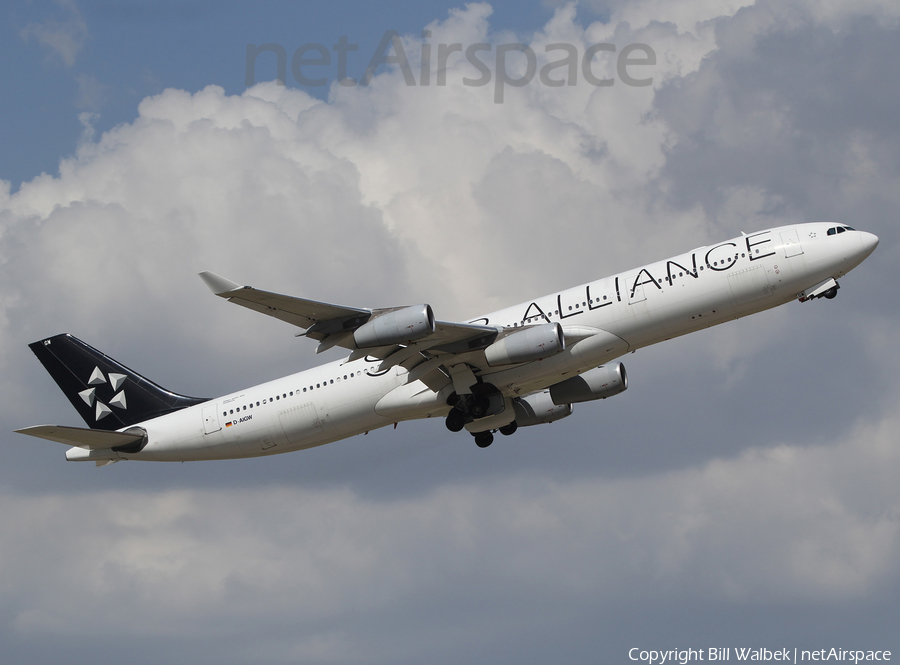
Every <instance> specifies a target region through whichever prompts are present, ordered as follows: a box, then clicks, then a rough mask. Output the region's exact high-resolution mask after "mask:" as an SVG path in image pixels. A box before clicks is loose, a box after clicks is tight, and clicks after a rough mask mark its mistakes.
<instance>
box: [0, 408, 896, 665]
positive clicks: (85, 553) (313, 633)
mask: <svg viewBox="0 0 900 665" xmlns="http://www.w3.org/2000/svg"><path fill="white" fill-rule="evenodd" d="M898 426H900V423H898V422H897V417H896V416H891V417H889V418H888V419H886V420H885V421H884V422H883V423H881V424H880V425H877V426H870V425H860V426H859V427H857V428H856V429H854V431H853V432H851V434H850V436H849V437H848V438H847V439H846V440H837V441H832V442H829V445H827V446H822V447H817V448H808V449H799V448H792V447H790V446H782V447H779V448H777V449H774V450H768V451H766V450H748V451H746V452H745V453H744V454H742V455H741V456H740V457H739V458H736V459H733V460H715V461H711V462H709V463H707V464H704V465H702V466H700V467H697V468H692V469H687V470H682V471H670V472H664V473H659V474H651V475H649V476H646V477H643V478H639V479H632V480H615V479H607V480H603V479H596V478H595V479H589V480H581V481H574V482H566V483H558V482H553V481H548V480H546V479H541V478H537V477H533V476H529V477H522V476H519V477H510V478H507V479H506V480H504V481H503V482H500V483H497V484H472V483H466V484H451V485H444V486H440V487H437V488H435V489H433V490H432V491H430V492H428V493H427V494H426V495H424V496H417V497H415V498H412V499H394V500H371V499H366V498H363V497H360V496H359V495H358V494H356V493H354V492H353V491H352V490H349V489H347V488H333V489H320V490H312V489H304V488H298V487H288V486H285V487H274V488H258V489H251V490H210V491H193V490H189V491H167V492H98V493H90V494H80V495H76V496H72V495H58V494H49V495H46V496H43V497H41V498H40V499H37V500H35V499H33V498H28V499H25V498H22V497H16V496H6V497H4V505H5V506H6V507H7V509H6V510H5V511H4V514H3V516H2V517H0V525H2V528H0V533H2V534H3V536H2V543H0V544H2V547H0V552H2V555H0V563H2V565H3V567H4V569H7V570H9V569H15V570H19V571H21V574H20V575H18V576H16V577H15V578H11V577H8V578H5V579H4V580H3V582H2V584H3V586H2V592H3V593H2V595H0V597H2V599H3V600H2V606H3V608H4V614H12V615H13V617H12V620H11V621H12V627H13V629H14V631H15V632H16V634H17V635H19V636H32V637H34V636H46V635H69V636H76V635H79V636H86V637H91V638H100V637H102V636H103V635H105V634H106V633H107V632H108V631H113V632H115V633H121V632H127V633H132V634H137V635H149V636H162V635H166V636H170V637H172V638H179V637H186V636H191V638H192V639H195V640H202V639H205V638H210V639H212V638H214V637H215V636H216V635H218V634H220V633H223V632H225V633H231V634H233V636H237V637H239V638H240V639H241V640H246V641H247V642H246V643H245V645H244V647H243V654H244V655H246V654H247V653H252V652H253V651H254V650H255V649H256V648H258V643H261V642H265V641H266V640H267V639H268V633H269V631H264V633H263V636H258V635H257V630H258V629H257V628H256V626H257V625H258V624H260V623H262V624H272V625H273V626H284V625H285V622H286V620H287V621H289V623H294V624H296V625H299V626H303V628H302V629H301V630H300V631H299V634H297V635H296V636H294V637H291V638H283V639H284V642H285V644H284V645H283V646H282V649H284V652H285V653H284V655H285V657H287V656H288V655H292V656H293V657H294V658H297V659H299V660H320V661H323V662H324V661H341V662H386V661H389V660H390V659H391V658H392V657H396V658H398V659H399V662H416V659H422V658H425V657H427V656H429V655H430V654H433V653H434V652H433V651H432V649H433V647H434V643H432V642H422V641H421V640H419V639H418V638H417V636H416V632H417V631H418V630H419V625H418V622H417V621H416V620H415V619H414V618H413V615H414V614H415V612H416V608H423V609H425V610H427V611H429V612H436V611H439V608H443V609H444V610H445V611H446V612H447V614H448V616H447V621H448V625H444V626H442V627H441V629H440V630H439V631H438V632H439V633H440V632H446V633H453V632H454V631H458V630H461V629H464V627H465V626H464V624H465V620H464V618H463V617H462V616H457V615H456V610H457V609H459V608H463V607H469V608H470V610H469V612H471V613H472V614H474V615H475V616H477V617H481V618H482V619H483V620H486V621H489V620H490V619H488V617H487V616H486V615H485V611H486V610H488V607H489V608H490V611H491V612H501V613H502V614H503V615H504V616H505V617H507V620H508V621H509V622H511V623H512V624H513V625H510V626H507V627H505V628H504V627H503V626H502V622H501V624H500V629H499V634H498V635H496V636H494V638H492V639H489V640H487V646H488V649H489V652H492V651H494V650H499V648H500V646H501V644H500V642H501V641H502V640H503V639H506V637H507V631H509V632H512V633H517V632H521V631H526V630H528V628H527V626H528V624H529V623H530V621H531V620H532V619H531V617H530V616H529V615H528V614H527V613H526V614H524V615H523V614H522V613H520V612H518V611H517V610H516V608H515V607H514V604H515V602H516V601H515V599H516V598H517V597H519V596H523V595H524V596H526V597H540V598H541V602H542V603H544V604H546V605H547V606H551V607H557V608H569V610H571V608H572V607H578V606H579V605H581V604H583V603H587V602H590V601H591V600H592V599H596V598H603V602H604V603H605V604H606V603H608V604H612V605H616V604H619V603H630V602H633V601H634V600H635V598H636V597H638V598H643V599H645V600H651V599H652V602H660V603H668V602H673V601H676V600H682V601H683V600H685V599H688V598H690V599H692V601H694V602H706V603H710V604H712V603H716V602H719V603H721V602H738V603H775V604H780V603H782V602H786V601H790V602H792V603H801V602H816V603H825V604H826V605H838V604H840V603H846V602H850V601H854V600H856V599H859V598H862V597H870V598H871V597H881V596H883V595H884V594H886V593H889V592H888V591H887V590H888V589H891V588H894V587H895V586H896V584H897V581H898V579H897V577H898V574H897V568H896V565H895V562H896V560H897V558H898V556H900V525H898V521H897V514H896V510H897V506H898V505H900V494H898V490H897V487H896V483H895V482H894V478H895V477H896V475H897V473H898V472H900V457H898V451H897V448H896V446H895V445H894V432H895V431H896V430H897V427H898ZM47 533H52V534H54V539H55V543H56V546H55V547H54V548H52V550H50V551H47V549H46V547H45V536H44V534H47ZM36 562H39V564H40V565H39V566H38V565H35V564H36ZM473 577H474V578H475V579H477V580H478V584H477V585H473V584H472V579H473ZM483 597H490V598H493V599H494V601H493V602H492V603H490V604H489V606H488V607H482V608H479V607H478V604H479V599H480V598H483ZM124 605H127V606H128V608H129V610H128V612H127V613H123V612H121V611H120V608H121V607H122V606H124ZM384 613H389V614H390V615H392V616H395V617H396V615H400V616H402V617H404V618H405V620H407V621H409V624H408V626H407V627H406V628H395V629H394V630H395V632H394V634H393V637H394V639H395V640H396V642H399V643H400V644H401V645H402V646H399V648H398V647H397V645H396V644H395V645H394V648H392V649H387V650H385V646H386V645H384V644H382V643H380V642H379V640H378V638H377V635H375V634H372V632H371V630H370V629H371V627H372V626H373V625H377V623H378V617H379V616H382V615H383V614H384ZM197 616H202V617H205V619H204V620H203V621H202V622H200V623H198V622H196V621H195V620H194V619H193V618H194V617H197ZM288 618H289V619H288ZM338 624H339V625H340V626H341V628H340V630H338V631H337V632H335V626H336V625H338ZM438 639H439V640H440V639H441V638H440V637H439V638H438ZM223 655H224V654H221V653H215V652H214V653H213V654H210V655H209V658H210V660H209V661H208V662H213V659H214V658H220V657H222V656H223ZM437 660H438V661H441V662H443V661H442V659H441V658H440V657H438V658H437ZM202 662H207V661H202ZM225 662H233V661H232V660H231V658H228V657H227V656H226V660H225Z"/></svg>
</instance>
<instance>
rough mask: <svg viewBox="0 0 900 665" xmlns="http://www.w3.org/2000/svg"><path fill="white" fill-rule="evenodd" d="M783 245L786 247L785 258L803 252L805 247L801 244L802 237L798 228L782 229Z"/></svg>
mask: <svg viewBox="0 0 900 665" xmlns="http://www.w3.org/2000/svg"><path fill="white" fill-rule="evenodd" d="M781 245H782V246H783V247H784V258H786V259H789V258H791V257H792V256H797V255H798V254H802V253H803V247H802V246H801V245H800V238H799V237H798V236H797V229H791V230H790V231H782V232H781Z"/></svg>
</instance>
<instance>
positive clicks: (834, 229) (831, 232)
mask: <svg viewBox="0 0 900 665" xmlns="http://www.w3.org/2000/svg"><path fill="white" fill-rule="evenodd" d="M855 230H856V229H854V228H853V227H852V226H832V227H831V228H830V229H828V235H830V236H833V235H834V234H836V233H844V232H845V231H855Z"/></svg>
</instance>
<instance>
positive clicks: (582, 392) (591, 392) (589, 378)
mask: <svg viewBox="0 0 900 665" xmlns="http://www.w3.org/2000/svg"><path fill="white" fill-rule="evenodd" d="M627 388H628V375H627V374H626V373H625V365H623V364H622V363H611V364H609V365H603V366H602V367H595V368H594V369H592V370H589V371H587V372H585V373H584V374H582V375H580V376H573V377H572V378H571V379H566V380H565V381H561V382H560V383H557V384H556V385H552V386H550V397H551V398H552V399H553V403H554V404H577V403H578V402H590V401H591V400H595V399H606V398H607V397H612V396H613V395H618V394H619V393H621V392H624V391H625V390H626V389H627Z"/></svg>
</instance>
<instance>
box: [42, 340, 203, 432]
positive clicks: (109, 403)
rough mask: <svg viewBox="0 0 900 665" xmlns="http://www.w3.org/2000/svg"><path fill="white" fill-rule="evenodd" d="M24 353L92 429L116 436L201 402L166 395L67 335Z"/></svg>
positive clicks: (153, 385) (158, 388)
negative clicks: (30, 355)
mask: <svg viewBox="0 0 900 665" xmlns="http://www.w3.org/2000/svg"><path fill="white" fill-rule="evenodd" d="M28 347H29V348H30V349H31V350H32V351H34V355H36V356H37V357H38V360H40V361H41V364H42V365H43V366H44V367H45V368H46V370H47V371H48V372H50V376H52V377H53V380H54V381H56V383H57V385H58V386H59V387H60V389H61V390H62V391H63V393H65V395H66V397H68V398H69V401H70V402H71V403H72V406H74V407H75V409H76V410H77V411H78V413H79V414H80V415H81V417H82V418H84V422H86V423H87V425H88V427H90V428H92V429H102V430H110V431H111V430H117V429H121V428H123V427H129V426H131V425H134V424H135V423H139V422H143V421H144V420H149V419H150V418H155V417H156V416H161V415H164V414H166V413H171V412H172V411H178V410H179V409H183V408H185V407H188V406H193V405H194V404H200V403H202V402H206V401H207V400H206V399H200V398H197V397H186V396H184V395H177V394H175V393H173V392H170V391H168V390H166V389H165V388H162V387H160V386H158V385H156V384H155V383H153V382H152V381H149V380H148V379H145V378H144V377H142V376H141V375H140V374H138V373H137V372H135V371H132V370H130V369H128V368H127V367H125V365H122V364H121V363H119V362H116V361H115V360H113V359H112V358H110V357H109V356H107V355H106V354H104V353H101V352H100V351H98V350H97V349H95V348H94V347H92V346H89V345H88V344H85V343H84V342H82V341H81V340H80V339H78V338H77V337H73V336H72V335H69V334H68V333H63V334H62V335H56V336H55V337H50V338H48V339H43V340H41V341H39V342H34V343H32V344H29V345H28Z"/></svg>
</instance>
